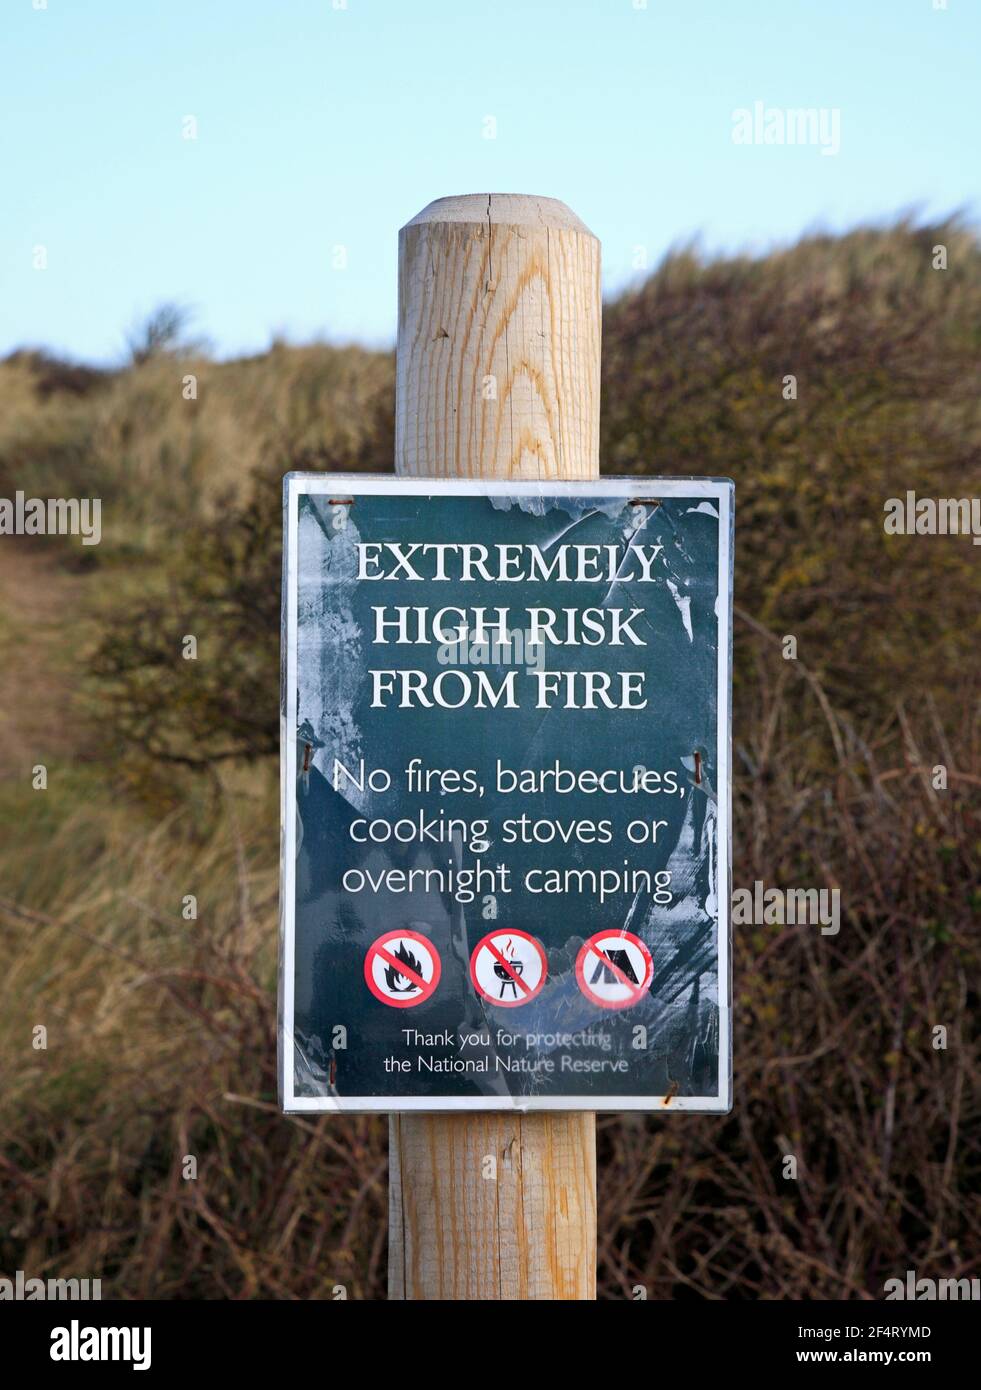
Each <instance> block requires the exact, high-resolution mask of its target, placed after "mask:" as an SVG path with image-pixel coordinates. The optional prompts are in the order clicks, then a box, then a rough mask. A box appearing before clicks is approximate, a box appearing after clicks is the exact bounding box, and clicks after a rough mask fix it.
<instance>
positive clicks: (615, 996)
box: [576, 931, 654, 1009]
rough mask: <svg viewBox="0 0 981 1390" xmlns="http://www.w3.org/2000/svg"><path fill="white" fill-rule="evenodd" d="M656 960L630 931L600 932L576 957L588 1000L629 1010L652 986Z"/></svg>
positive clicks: (580, 986) (603, 1005)
mask: <svg viewBox="0 0 981 1390" xmlns="http://www.w3.org/2000/svg"><path fill="white" fill-rule="evenodd" d="M653 978H654V958H653V957H652V955H651V953H650V951H649V950H648V949H647V947H646V946H645V945H644V943H643V941H641V939H640V937H639V936H634V934H633V932H629V931H605V932H597V934H596V935H595V936H591V937H590V938H589V940H588V941H586V942H584V943H583V945H582V949H581V950H580V952H579V955H578V956H577V957H576V979H577V980H578V982H579V988H580V989H581V990H582V992H583V994H584V995H585V996H586V998H587V999H589V1000H591V1001H592V1002H593V1003H594V1004H599V1005H600V1007H601V1008H604V1009H629V1008H630V1007H631V1005H633V1004H637V1003H639V1002H640V1000H641V999H643V997H644V995H645V994H646V993H647V991H648V990H649V989H650V987H651V980H652V979H653Z"/></svg>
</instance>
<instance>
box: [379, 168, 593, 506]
mask: <svg viewBox="0 0 981 1390" xmlns="http://www.w3.org/2000/svg"><path fill="white" fill-rule="evenodd" d="M600 333H601V320H600V248H599V242H598V241H597V240H596V238H595V237H594V236H593V234H592V232H590V231H589V230H588V229H587V228H586V227H584V226H583V224H582V223H581V222H580V221H579V219H578V218H577V217H575V216H574V215H573V213H571V212H570V211H569V209H568V208H567V207H566V206H565V204H564V203H559V202H556V201H555V200H554V199H552V198H523V197H518V196H516V195H513V194H497V193H481V194H471V195H469V196H467V197H462V198H440V199H438V200H437V201H436V202H435V203H430V205H429V207H427V208H425V209H424V210H423V211H422V212H421V213H419V215H418V216H417V217H414V218H413V219H412V221H411V222H409V223H408V224H407V225H406V226H405V227H403V228H402V230H401V232H400V233H399V330H398V355H397V367H396V377H397V395H396V418H395V467H396V471H397V472H399V473H404V474H410V475H417V476H423V477H450V478H469V477H484V478H570V479H574V478H592V477H595V476H596V474H597V471H598V460H599V389H600Z"/></svg>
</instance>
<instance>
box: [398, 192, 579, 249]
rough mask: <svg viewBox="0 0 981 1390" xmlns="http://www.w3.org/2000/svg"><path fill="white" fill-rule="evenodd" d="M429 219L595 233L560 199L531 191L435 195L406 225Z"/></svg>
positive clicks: (419, 223)
mask: <svg viewBox="0 0 981 1390" xmlns="http://www.w3.org/2000/svg"><path fill="white" fill-rule="evenodd" d="M429 222H477V223H485V224H488V225H491V224H494V223H505V224H508V225H510V226H512V227H541V228H545V227H550V228H551V229H552V230H553V231H565V232H579V233H581V234H582V235H584V236H593V233H592V232H591V231H590V230H589V228H588V227H587V226H586V224H585V222H582V221H580V219H579V218H578V217H577V216H576V214H575V213H574V212H573V211H572V209H571V208H570V207H567V206H566V204H565V203H562V202H560V201H559V199H558V198H539V197H536V196H535V195H534V194H532V193H459V194H456V195H455V196H453V197H449V198H434V199H433V201H432V202H431V203H429V204H427V206H426V207H424V208H423V210H422V212H417V213H416V215H415V217H413V218H412V219H411V220H410V221H408V222H407V223H406V224H405V225H406V227H419V226H422V225H423V224H424V223H429ZM403 230H404V229H403ZM594 240H595V238H594Z"/></svg>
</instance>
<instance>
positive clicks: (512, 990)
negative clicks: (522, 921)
mask: <svg viewBox="0 0 981 1390" xmlns="http://www.w3.org/2000/svg"><path fill="white" fill-rule="evenodd" d="M547 974H548V967H547V965H546V961H545V952H544V951H543V950H542V948H541V946H540V945H539V944H538V942H537V941H536V940H535V938H534V937H533V936H529V935H528V933H527V932H523V931H515V930H513V929H511V930H508V931H492V932H490V933H489V934H488V935H487V936H485V937H484V939H483V940H482V941H478V942H477V945H476V946H475V947H474V951H473V955H472V956H471V957H470V978H471V980H473V984H474V989H475V990H476V991H477V993H478V994H480V995H482V996H483V998H484V999H486V1000H488V1001H489V1002H490V1003H491V1004H496V1005H497V1007H498V1008H499V1009H513V1008H516V1007H517V1005H518V1004H527V1003H528V1000H529V999H534V997H535V995H536V994H538V993H539V992H540V990H541V988H542V985H543V984H544V983H545V976H546V975H547Z"/></svg>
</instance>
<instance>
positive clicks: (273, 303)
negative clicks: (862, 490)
mask: <svg viewBox="0 0 981 1390" xmlns="http://www.w3.org/2000/svg"><path fill="white" fill-rule="evenodd" d="M42 3H43V0H4V3H3V13H2V17H0V120H2V145H0V149H2V155H0V158H2V169H0V173H2V178H0V190H2V193H0V199H2V202H0V353H5V352H7V351H9V350H10V349H12V348H14V347H17V346H22V345H25V344H32V345H45V346H48V347H50V348H52V349H54V350H56V351H62V352H66V353H68V354H70V355H73V356H78V357H81V358H86V359H89V360H96V361H111V360H114V359H117V358H119V357H120V355H121V354H122V352H123V347H124V340H125V332H126V329H127V328H128V327H130V326H131V325H132V324H133V322H134V321H135V320H137V319H138V318H140V317H141V316H144V315H145V314H146V313H147V312H149V311H150V310H151V309H152V308H153V307H154V306H155V305H156V304H158V303H160V302H161V301H163V300H177V301H180V302H182V303H185V304H187V305H189V306H192V307H193V309H194V310H195V326H196V328H197V330H198V331H200V332H201V333H203V334H206V335H207V336H208V337H209V338H210V339H211V340H212V342H213V343H214V345H215V348H216V350H217V351H218V352H219V353H220V354H221V355H223V356H224V355H230V354H234V353H238V352H245V351H258V350H262V349H263V348H265V347H266V346H267V345H268V343H269V341H270V338H271V336H272V335H273V334H279V335H281V336H284V337H286V338H287V339H289V340H291V341H305V340H308V339H310V338H313V337H324V338H327V339H328V340H331V341H335V342H347V341H351V340H358V341H362V342H367V343H372V344H387V343H391V342H392V341H393V340H394V331H395V310H396V238H397V232H398V228H399V227H400V226H401V225H402V224H403V223H404V222H406V221H407V220H408V219H409V218H410V217H412V216H413V215H414V214H415V213H416V212H417V211H418V210H419V209H420V208H421V207H423V206H424V205H425V204H426V203H428V202H430V201H431V200H432V199H433V198H436V197H440V196H442V195H444V194H449V193H469V192H487V191H492V192H517V193H539V194H547V195H550V196H552V197H557V198H561V199H563V200H564V201H565V202H567V203H568V204H569V205H570V206H571V207H572V208H573V209H574V210H575V211H576V212H577V213H578V214H579V216H580V217H582V218H583V220H584V221H585V222H586V223H587V224H588V225H589V226H590V227H591V228H592V230H593V231H594V232H596V233H597V235H598V236H599V237H600V238H601V240H602V242H603V259H604V283H605V287H606V290H607V293H611V292H613V291H615V290H616V289H617V288H618V287H620V286H621V285H623V284H625V283H628V282H629V281H630V280H631V279H634V278H636V277H637V275H638V270H637V269H636V261H637V257H638V252H637V249H636V248H638V247H643V248H644V254H646V256H647V257H648V260H649V263H650V264H651V265H653V264H655V263H656V261H657V259H658V258H659V257H660V255H662V254H663V252H664V251H665V250H666V249H667V248H668V247H669V246H671V245H673V244H677V243H679V242H683V241H687V240H689V239H690V238H692V237H695V236H697V237H699V238H700V240H701V243H702V245H703V246H704V247H705V249H707V250H710V251H717V250H764V249H766V248H767V247H769V246H771V245H773V244H774V243H780V242H786V241H788V240H791V239H793V238H795V237H796V236H797V235H798V234H799V233H800V232H801V231H804V230H808V229H815V228H830V229H841V228H844V227H848V226H850V225H853V224H854V223H856V222H860V221H869V220H876V221H877V220H881V219H883V218H887V217H889V216H890V215H892V214H895V213H896V212H898V211H901V210H904V209H909V208H911V207H917V208H921V209H922V210H923V211H924V212H925V213H928V214H929V213H944V212H947V211H950V210H953V209H955V208H966V209H967V210H968V211H969V213H970V214H971V216H972V218H974V217H976V216H977V212H978V208H977V203H976V195H977V180H978V173H979V171H981V155H979V149H981V121H979V112H981V94H979V93H981V83H979V80H978V71H979V59H981V2H979V0H947V8H946V9H943V8H940V9H937V10H935V9H934V8H933V6H934V3H935V0H647V4H646V6H645V5H644V4H643V3H642V0H347V4H346V8H345V7H344V6H343V5H342V4H341V0H47V5H46V8H40V9H35V8H34V6H35V5H41V4H42ZM335 5H336V6H338V8H335ZM756 101H761V102H763V103H764V104H765V105H766V107H769V108H802V107H815V108H824V109H825V110H827V111H831V110H832V109H837V110H838V111H839V112H840V117H839V119H840V145H841V147H840V150H839V152H838V153H837V154H835V155H833V156H830V157H828V156H826V155H824V154H822V151H821V149H820V148H819V147H817V146H795V147H789V146H787V145H783V146H779V145H737V144H735V143H734V142H733V128H734V127H733V118H732V113H733V111H734V110H735V109H736V108H752V106H753V103H754V102H756ZM187 116H193V117H194V118H195V119H196V121H197V138H196V139H194V140H188V139H185V138H183V134H184V129H185V127H184V120H185V117H187ZM488 116H493V117H494V118H495V121H496V138H494V139H488V138H485V136H486V133H487V132H488V131H489V130H490V129H491V127H490V126H489V125H488V123H487V122H486V117H488ZM39 246H42V247H44V248H45V252H46V256H47V268H46V269H45V270H43V271H42V270H36V269H34V260H35V255H36V253H35V248H36V247H39ZM337 247H343V248H345V251H346V267H345V268H343V269H340V268H336V263H337V262H338V261H339V260H340V259H341V257H340V255H339V254H338V253H337V251H336V250H335V248H337Z"/></svg>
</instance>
